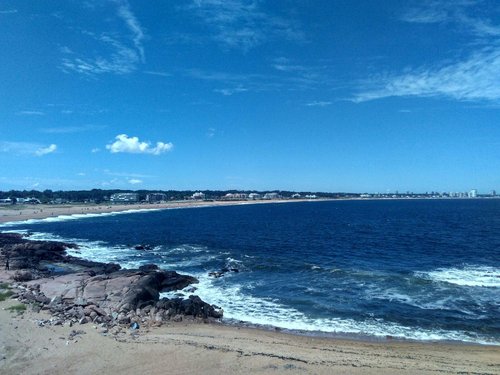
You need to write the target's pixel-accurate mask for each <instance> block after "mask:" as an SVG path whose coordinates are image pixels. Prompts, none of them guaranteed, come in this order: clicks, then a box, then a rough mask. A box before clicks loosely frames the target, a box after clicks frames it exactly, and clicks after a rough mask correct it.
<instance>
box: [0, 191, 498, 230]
mask: <svg viewBox="0 0 500 375" xmlns="http://www.w3.org/2000/svg"><path fill="white" fill-rule="evenodd" d="M492 199H500V196H499V197H477V198H448V197H442V198H436V197H432V198H431V197H429V198H421V197H420V198H406V197H405V198H394V197H370V198H365V197H363V198H317V199H270V200H227V201H224V200H216V201H196V200H192V201H188V200H183V201H173V202H166V203H133V204H82V203H77V204H58V205H55V204H36V205H35V204H32V205H28V204H26V205H8V206H0V223H10V222H12V223H14V222H21V221H26V220H33V219H35V220H41V219H47V218H51V217H53V218H56V217H59V216H72V215H86V214H101V213H115V212H116V213H118V212H124V211H131V212H133V211H143V210H165V209H175V208H198V207H218V206H240V205H249V204H270V203H298V202H325V201H328V202H342V201H374V200H377V201H394V200H401V201H410V200H412V201H414V200H446V201H450V200H474V201H477V200H492Z"/></svg>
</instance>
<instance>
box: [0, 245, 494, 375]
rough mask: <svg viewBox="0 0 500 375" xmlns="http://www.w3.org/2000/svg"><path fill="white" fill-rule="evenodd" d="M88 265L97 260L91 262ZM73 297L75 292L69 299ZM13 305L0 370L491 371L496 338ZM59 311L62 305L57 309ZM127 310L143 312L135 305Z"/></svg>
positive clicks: (3, 274)
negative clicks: (394, 334)
mask: <svg viewBox="0 0 500 375" xmlns="http://www.w3.org/2000/svg"><path fill="white" fill-rule="evenodd" d="M28 242H29V241H28ZM47 244H50V243H48V242H44V243H42V245H43V246H44V247H46V246H47ZM69 245H71V244H69ZM30 248H31V247H29V248H28V249H30ZM29 253H31V252H29ZM96 265H97V266H103V265H104V264H99V263H95V264H93V265H91V266H93V267H95V266H96ZM86 266H87V267H88V266H89V265H86ZM13 272H14V271H3V270H1V271H0V284H1V282H2V281H7V282H8V283H9V284H12V283H13V282H12V281H11V280H9V277H10V276H11V275H12V273H13ZM80 275H81V274H80ZM121 275H122V276H127V273H125V274H123V273H122V274H121ZM69 276H71V275H69ZM75 276H76V275H75ZM89 276H91V275H89ZM130 276H132V277H134V274H131V275H130ZM91 277H92V276H91ZM188 277H189V276H188ZM61 278H62V279H61ZM104 279H106V277H104V278H103V277H102V276H99V275H98V276H96V278H95V279H91V280H94V281H93V283H94V284H92V285H94V287H91V289H92V290H91V291H90V292H94V293H95V291H96V290H100V288H99V287H97V284H95V282H100V280H104ZM44 280H45V281H44ZM44 280H43V279H37V280H34V281H31V282H28V283H27V284H29V285H31V288H32V289H34V290H35V291H36V290H38V291H42V292H44V293H47V292H48V294H47V296H49V297H50V298H52V300H53V298H57V295H60V296H63V294H59V292H58V290H60V289H58V288H60V287H61V285H62V284H64V283H65V281H64V280H65V279H64V277H63V276H61V277H54V276H52V277H49V278H46V279H44ZM58 280H59V281H58ZM66 280H68V279H66ZM75 280H79V279H78V278H77V279H75ZM43 283H46V284H45V286H44V284H43ZM37 284H38V288H37V287H36V285H37ZM40 285H41V287H40ZM66 285H68V284H66ZM86 285H87V286H88V285H89V284H86ZM54 287H57V288H56V289H57V290H56V289H54ZM2 288H3V290H5V286H2V285H0V292H2ZM64 288H66V287H64ZM85 290H86V291H88V289H85ZM118 290H122V289H121V288H118ZM50 292H51V293H50ZM109 292H111V291H110V290H108V291H106V298H105V300H109V297H108V296H109V295H108V294H107V293H109ZM64 293H66V294H64V297H63V298H67V297H68V296H72V295H73V294H72V293H71V292H70V290H69V289H67V292H66V291H65V292H64ZM68 293H69V294H68ZM83 293H84V294H83V295H88V294H85V293H87V292H85V291H84V292H83ZM35 295H36V294H35ZM77 295H78V294H77ZM72 298H76V297H72ZM19 299H20V300H21V301H24V302H26V300H25V299H21V298H19ZM28 300H29V299H28ZM80 303H81V302H76V300H75V301H74V302H73V308H75V307H77V306H79V305H80ZM18 304H19V301H16V300H15V299H7V300H5V301H2V302H0V332H2V334H1V335H0V373H3V372H4V371H5V373H23V374H67V373H75V374H102V373H123V374H133V373H137V372H138V371H141V372H147V373H152V374H162V373H164V372H165V369H166V368H168V369H169V370H170V372H172V373H176V374H177V373H179V374H180V373H204V374H209V375H210V374H217V375H219V374H221V373H234V374H247V373H255V374H269V373H273V374H304V373H315V374H344V373H352V374H380V373H384V374H436V373H437V374H440V373H442V374H445V373H475V374H479V373H480V374H499V373H500V347H499V346H494V345H484V344H482V345H480V344H472V343H466V342H456V343H455V342H452V343H450V342H442V341H413V340H398V339H394V340H393V339H390V338H385V339H383V338H382V339H377V338H375V339H373V340H369V339H364V338H362V337H360V338H359V339H356V338H342V337H320V336H314V335H300V334H297V333H295V332H289V331H287V330H278V329H266V328H265V327H248V326H247V327H244V326H238V325H230V324H222V323H218V322H216V321H213V320H204V319H198V318H188V317H186V316H185V317H184V318H182V319H180V320H176V319H172V320H166V321H163V323H162V324H161V325H160V326H157V325H156V324H155V322H154V321H151V320H149V321H148V320H141V321H140V323H139V324H140V327H138V329H133V328H132V326H129V323H125V324H121V323H119V324H118V325H106V324H105V323H101V322H100V321H99V320H96V319H94V320H91V321H89V320H87V321H86V322H84V323H81V322H78V321H73V322H72V321H71V320H65V319H62V320H61V315H60V314H59V315H54V314H52V315H49V312H48V311H46V310H44V309H42V310H38V311H37V310H33V309H35V307H36V306H35V305H32V304H28V305H27V306H28V307H27V309H26V311H25V312H24V313H22V314H20V315H16V313H14V312H10V311H9V310H7V309H8V308H9V307H13V306H15V305H18ZM49 305H50V304H49ZM87 305H88V302H87ZM97 306H98V307H99V304H98V305H97ZM68 307H71V306H68ZM101 308H105V307H104V306H101ZM88 309H90V310H91V311H90V316H92V311H94V312H97V311H98V310H96V307H95V306H94V307H88ZM63 310H64V311H68V310H67V309H66V308H64V309H62V310H61V309H59V311H63ZM51 311H52V310H51ZM133 311H135V310H133ZM63 314H65V313H63ZM85 314H87V313H85ZM134 314H137V315H138V316H144V315H141V314H142V313H140V312H132V315H134ZM94 316H95V315H94ZM151 316H152V315H151ZM118 319H119V317H118ZM155 320H156V319H155ZM127 322H128V321H127ZM86 358H92V360H91V361H88V360H85V359H86Z"/></svg>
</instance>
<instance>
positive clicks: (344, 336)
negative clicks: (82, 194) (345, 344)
mask: <svg viewBox="0 0 500 375" xmlns="http://www.w3.org/2000/svg"><path fill="white" fill-rule="evenodd" d="M349 200H353V199H349ZM356 200H358V199H356ZM365 200H366V199H365ZM321 201H330V200H320V199H318V200H266V201H218V202H212V201H210V202H196V201H194V202H193V201H188V202H172V203H167V204H163V205H159V204H155V205H151V204H145V205H142V204H141V205H111V206H107V207H105V209H104V210H101V211H99V212H85V213H84V214H83V216H82V215H81V214H80V213H79V211H80V210H81V209H82V208H85V207H87V208H91V206H90V207H89V206H82V205H75V206H61V207H57V208H60V209H62V210H67V209H69V210H70V212H72V214H71V215H69V214H68V215H60V216H59V217H62V218H64V217H65V216H77V217H76V218H75V219H80V218H84V217H85V216H84V215H92V216H93V215H106V214H120V213H122V214H128V213H139V212H147V211H154V210H166V209H182V208H203V207H216V206H234V205H246V204H273V203H275V204H277V203H300V202H321ZM335 201H343V200H335ZM214 203H215V204H214ZM94 209H95V210H97V209H101V207H100V206H94ZM106 209H107V211H106ZM89 211H90V210H89ZM28 214H29V213H28ZM44 218H46V217H36V218H33V219H34V220H43V219H44ZM54 218H57V217H54ZM33 219H26V218H24V219H23V220H22V221H26V220H33ZM63 220H64V219H63ZM22 221H21V222H22ZM10 223H12V224H13V225H15V224H16V223H19V222H17V221H13V222H7V224H10ZM4 228H5V229H8V227H4ZM2 229H3V228H2V222H1V219H0V233H1V232H2ZM7 232H15V233H20V234H22V232H23V231H20V232H16V231H8V230H7ZM7 232H6V233H7ZM23 236H24V234H23ZM26 239H28V240H31V239H30V236H28V237H26ZM34 240H35V241H40V240H41V241H54V240H52V239H44V238H42V239H34ZM55 241H57V242H60V241H64V242H66V241H68V240H65V239H56V240H55ZM74 244H76V245H77V246H79V245H80V244H79V243H78V242H75V243H74ZM73 256H74V254H73ZM76 257H77V258H81V259H83V260H86V258H84V257H81V256H78V255H76ZM1 274H2V272H1V271H0V282H1V281H2V277H1V276H2V275H1ZM220 324H222V325H223V326H227V327H235V328H236V329H240V328H242V329H256V330H262V331H264V332H274V331H276V332H282V333H283V334H288V335H293V336H298V337H310V338H321V339H326V340H348V341H355V342H366V343H381V344H384V343H387V342H400V343H405V342H408V343H420V344H423V345H430V344H447V345H458V346H492V347H499V348H500V344H499V343H491V342H483V341H466V340H459V339H455V340H454V339H434V338H432V339H425V338H407V337H399V336H393V335H391V334H388V335H386V336H379V335H370V334H367V333H344V332H340V333H337V332H329V331H308V330H298V329H293V328H284V327H279V326H278V327H276V326H273V325H265V324H264V325H260V324H257V323H251V322H246V321H240V322H238V321H237V320H234V319H229V321H226V322H220Z"/></svg>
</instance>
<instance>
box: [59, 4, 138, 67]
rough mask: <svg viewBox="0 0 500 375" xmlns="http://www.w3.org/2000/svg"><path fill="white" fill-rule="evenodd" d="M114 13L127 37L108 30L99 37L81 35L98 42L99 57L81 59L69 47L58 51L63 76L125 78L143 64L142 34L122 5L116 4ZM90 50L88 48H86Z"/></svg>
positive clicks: (96, 54)
mask: <svg viewBox="0 0 500 375" xmlns="http://www.w3.org/2000/svg"><path fill="white" fill-rule="evenodd" d="M116 3H117V4H118V9H117V13H116V16H117V17H118V18H119V19H121V20H122V21H123V23H124V24H125V26H126V28H127V30H128V31H129V33H130V34H131V35H123V33H121V32H120V31H117V30H110V31H108V32H103V33H101V34H96V33H93V32H91V31H83V32H82V35H84V36H87V37H89V38H90V39H91V40H92V42H94V43H95V42H98V47H100V48H99V49H96V50H101V52H100V53H98V52H96V53H94V55H93V56H88V55H85V56H83V55H81V54H78V53H76V52H74V51H73V50H72V49H70V48H69V47H66V46H65V47H62V48H61V49H60V51H61V53H63V54H64V55H65V57H63V58H62V60H61V69H62V70H63V71H64V72H67V73H68V72H70V71H73V72H77V73H80V74H84V75H88V76H95V75H98V74H105V73H113V74H128V73H131V72H133V71H135V70H136V69H137V66H138V65H139V63H141V62H142V63H144V62H145V57H144V46H143V44H142V42H143V40H144V37H145V36H144V31H143V29H142V27H141V25H140V23H139V21H138V20H137V18H136V17H135V15H134V14H133V13H132V11H131V10H130V6H129V4H128V2H126V1H117V2H116ZM89 50H90V48H89Z"/></svg>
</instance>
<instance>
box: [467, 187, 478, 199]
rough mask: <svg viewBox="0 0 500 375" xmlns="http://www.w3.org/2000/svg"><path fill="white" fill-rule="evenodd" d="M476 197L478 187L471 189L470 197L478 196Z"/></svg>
mask: <svg viewBox="0 0 500 375" xmlns="http://www.w3.org/2000/svg"><path fill="white" fill-rule="evenodd" d="M476 197H477V190H476V189H472V190H471V191H469V198H476Z"/></svg>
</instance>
